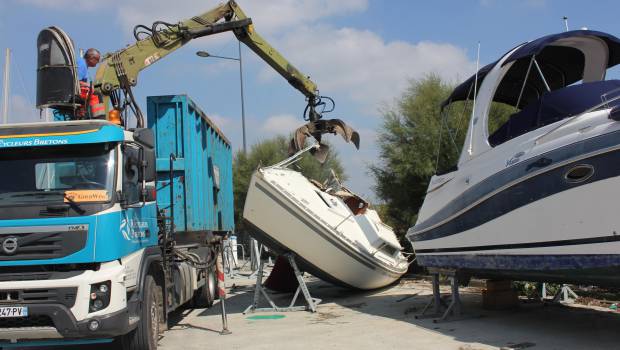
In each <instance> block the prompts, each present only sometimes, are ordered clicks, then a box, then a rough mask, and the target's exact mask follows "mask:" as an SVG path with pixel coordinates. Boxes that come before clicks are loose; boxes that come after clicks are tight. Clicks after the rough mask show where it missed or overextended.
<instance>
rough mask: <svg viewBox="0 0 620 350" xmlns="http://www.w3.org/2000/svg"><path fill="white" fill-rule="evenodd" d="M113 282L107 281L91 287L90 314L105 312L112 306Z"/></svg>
mask: <svg viewBox="0 0 620 350" xmlns="http://www.w3.org/2000/svg"><path fill="white" fill-rule="evenodd" d="M111 284H112V283H111V282H110V281H105V282H100V283H95V284H91V285H90V303H89V306H88V311H89V312H95V311H99V310H103V309H105V308H106V307H108V305H110V292H111Z"/></svg>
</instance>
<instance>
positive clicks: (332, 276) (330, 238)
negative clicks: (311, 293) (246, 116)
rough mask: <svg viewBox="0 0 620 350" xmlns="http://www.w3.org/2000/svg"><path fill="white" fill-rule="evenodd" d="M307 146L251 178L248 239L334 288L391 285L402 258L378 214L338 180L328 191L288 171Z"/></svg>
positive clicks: (401, 269)
mask: <svg viewBox="0 0 620 350" xmlns="http://www.w3.org/2000/svg"><path fill="white" fill-rule="evenodd" d="M313 147H314V146H313ZM310 148H312V147H309V148H306V149H304V150H302V151H300V152H298V153H297V154H295V155H294V156H292V157H291V158H289V159H287V160H285V161H283V162H281V163H278V164H276V165H274V166H270V167H264V168H260V169H258V170H257V171H256V172H255V173H254V174H253V176H252V181H251V183H250V187H249V189H248V194H247V199H246V202H245V208H244V211H243V217H244V219H245V221H246V222H247V223H248V224H249V226H250V227H251V228H252V235H253V236H254V237H255V238H256V239H257V240H258V241H260V242H261V243H263V244H265V245H266V246H268V247H269V248H270V249H272V250H275V251H276V252H278V253H280V254H283V253H286V252H293V253H294V254H295V255H296V257H297V259H296V260H297V264H298V265H299V266H300V268H301V269H302V270H305V271H307V272H309V273H311V274H313V275H314V276H316V277H319V278H321V279H323V280H325V281H328V282H332V283H334V284H337V285H341V286H344V287H349V288H355V289H374V288H380V287H383V286H386V285H388V284H390V283H392V282H394V281H396V280H397V279H398V278H400V276H402V275H403V274H404V273H405V272H406V271H407V267H408V262H407V258H406V257H405V255H403V253H402V252H401V250H402V247H401V245H400V243H399V242H398V240H397V238H396V236H395V234H394V232H393V231H392V228H390V227H389V226H387V225H385V224H384V223H383V222H381V219H380V218H379V215H378V214H377V212H376V211H374V210H372V209H370V208H369V207H368V203H367V202H366V201H364V200H363V199H361V198H360V197H358V196H357V195H355V194H353V193H351V192H350V191H349V190H347V189H346V188H345V187H342V186H341V185H340V184H339V182H338V181H337V179H335V181H332V183H331V185H330V186H327V187H329V188H327V187H326V186H323V185H322V184H320V183H317V182H316V181H313V180H309V179H307V178H306V177H304V176H303V175H302V174H301V173H300V172H298V171H295V170H292V169H289V168H288V166H289V165H291V164H292V163H294V162H295V161H296V160H297V159H298V158H299V157H301V155H302V154H303V153H304V152H306V151H308V150H310Z"/></svg>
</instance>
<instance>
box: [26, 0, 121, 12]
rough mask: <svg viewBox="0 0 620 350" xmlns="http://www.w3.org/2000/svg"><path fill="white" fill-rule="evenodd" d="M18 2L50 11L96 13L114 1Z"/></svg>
mask: <svg viewBox="0 0 620 350" xmlns="http://www.w3.org/2000/svg"><path fill="white" fill-rule="evenodd" d="M17 2H20V3H23V4H27V5H34V6H37V7H42V8H48V9H62V10H63V11H64V10H73V11H94V10H99V9H102V8H106V7H108V6H109V5H110V2H111V3H114V2H115V1H114V0H111V1H108V2H106V1H92V0H17Z"/></svg>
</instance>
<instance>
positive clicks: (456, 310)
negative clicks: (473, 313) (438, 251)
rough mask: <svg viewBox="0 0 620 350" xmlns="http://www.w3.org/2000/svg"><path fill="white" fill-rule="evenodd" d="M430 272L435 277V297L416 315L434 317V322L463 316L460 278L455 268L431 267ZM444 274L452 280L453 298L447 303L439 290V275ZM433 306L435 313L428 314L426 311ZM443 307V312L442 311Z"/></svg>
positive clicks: (418, 316) (419, 317)
mask: <svg viewBox="0 0 620 350" xmlns="http://www.w3.org/2000/svg"><path fill="white" fill-rule="evenodd" d="M429 273H430V274H431V277H432V278H433V298H432V299H431V300H430V301H429V302H428V304H426V306H425V307H424V309H422V312H421V313H420V314H419V315H417V316H415V318H417V319H421V318H434V320H433V322H435V323H438V322H442V321H446V320H448V318H450V316H452V317H451V318H452V319H454V318H460V317H461V299H460V297H459V280H458V277H457V273H456V271H454V270H443V269H429ZM440 274H442V275H444V276H446V277H448V279H449V280H450V287H451V298H450V302H449V303H446V301H444V300H443V299H442V298H441V292H440V290H439V275H440ZM431 306H432V307H433V313H432V314H427V313H426V312H427V311H428V310H429V309H430V308H431ZM442 309H443V312H442Z"/></svg>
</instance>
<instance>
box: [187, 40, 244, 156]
mask: <svg viewBox="0 0 620 350" xmlns="http://www.w3.org/2000/svg"><path fill="white" fill-rule="evenodd" d="M238 44H239V46H238V47H239V57H238V58H236V57H227V56H218V55H212V54H210V53H208V52H206V51H198V52H196V55H198V56H200V57H205V58H206V57H213V58H221V59H225V60H233V61H237V62H239V85H240V92H241V132H242V134H243V154H247V152H248V149H247V144H246V139H245V101H244V100H245V99H244V97H243V58H242V56H241V42H240V41H238Z"/></svg>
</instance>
